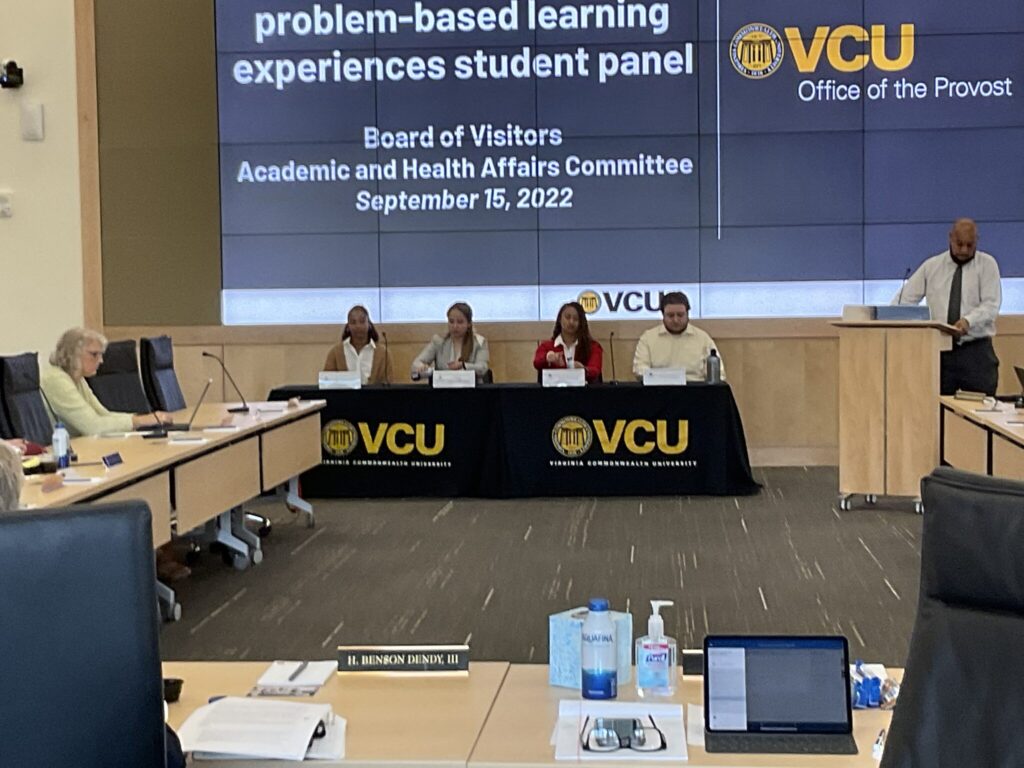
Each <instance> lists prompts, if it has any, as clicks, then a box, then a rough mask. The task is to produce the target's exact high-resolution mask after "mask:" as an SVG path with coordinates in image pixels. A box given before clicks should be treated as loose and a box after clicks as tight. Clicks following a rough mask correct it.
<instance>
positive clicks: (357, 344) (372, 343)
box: [323, 304, 394, 384]
mask: <svg viewBox="0 0 1024 768" xmlns="http://www.w3.org/2000/svg"><path fill="white" fill-rule="evenodd" d="M379 341H380V338H379V335H378V333H377V329H376V328H374V326H373V323H372V322H371V321H370V313H369V312H368V311H367V309H366V307H364V306H362V305H361V304H356V305H355V306H354V307H352V309H350V310H349V311H348V322H347V323H345V329H344V330H343V331H342V332H341V341H339V342H338V343H337V344H335V345H334V346H333V347H331V348H330V350H328V352H327V359H326V360H325V361H324V368H323V369H324V370H325V371H359V378H360V379H361V380H362V382H363V384H390V383H391V372H392V370H394V364H393V363H392V362H391V355H390V353H389V352H388V348H387V344H385V345H384V348H383V349H380V348H378V346H377V342H379Z"/></svg>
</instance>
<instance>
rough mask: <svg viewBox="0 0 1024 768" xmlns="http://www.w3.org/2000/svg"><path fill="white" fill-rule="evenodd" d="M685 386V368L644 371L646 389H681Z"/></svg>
mask: <svg viewBox="0 0 1024 768" xmlns="http://www.w3.org/2000/svg"><path fill="white" fill-rule="evenodd" d="M685 384H686V369H685V368H648V369H647V370H646V371H644V386H645V387H681V386H683V385H685Z"/></svg>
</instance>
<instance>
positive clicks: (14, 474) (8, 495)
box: [0, 440, 23, 512]
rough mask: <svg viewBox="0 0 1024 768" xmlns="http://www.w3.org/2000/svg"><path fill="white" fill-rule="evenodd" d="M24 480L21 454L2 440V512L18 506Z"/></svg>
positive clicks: (0, 507) (0, 446) (0, 454)
mask: <svg viewBox="0 0 1024 768" xmlns="http://www.w3.org/2000/svg"><path fill="white" fill-rule="evenodd" d="M22 481H23V476H22V473H21V456H20V455H19V454H18V452H17V451H16V450H14V449H13V448H12V447H11V446H9V445H7V443H5V442H4V441H3V440H0V512H8V511H10V510H14V509H17V508H18V505H19V503H20V499H21V485H22Z"/></svg>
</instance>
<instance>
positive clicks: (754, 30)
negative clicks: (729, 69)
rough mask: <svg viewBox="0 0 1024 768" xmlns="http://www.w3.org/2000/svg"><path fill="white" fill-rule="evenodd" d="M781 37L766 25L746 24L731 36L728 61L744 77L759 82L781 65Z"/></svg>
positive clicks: (783, 52)
mask: <svg viewBox="0 0 1024 768" xmlns="http://www.w3.org/2000/svg"><path fill="white" fill-rule="evenodd" d="M785 50H786V49H785V48H783V46H782V37H781V36H780V35H779V33H778V32H776V31H775V29H774V28H773V27H770V26H768V25H767V24H761V23H755V24H747V25H746V26H744V27H741V28H740V30H739V31H738V32H737V33H736V34H735V35H733V36H732V42H731V43H730V44H729V60H730V61H731V62H732V66H733V68H734V69H735V70H736V71H737V72H739V73H740V74H741V75H743V76H744V77H749V78H750V79H751V80H760V79H761V78H762V77H768V75H770V74H772V73H773V72H774V71H775V70H777V69H778V68H779V65H781V64H782V57H783V56H784V55H785Z"/></svg>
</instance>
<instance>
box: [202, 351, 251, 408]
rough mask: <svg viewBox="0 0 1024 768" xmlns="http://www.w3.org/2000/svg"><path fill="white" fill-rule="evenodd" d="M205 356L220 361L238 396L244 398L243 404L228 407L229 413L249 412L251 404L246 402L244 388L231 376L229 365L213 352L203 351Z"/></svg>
mask: <svg viewBox="0 0 1024 768" xmlns="http://www.w3.org/2000/svg"><path fill="white" fill-rule="evenodd" d="M203 357H212V358H213V359H214V360H216V361H217V362H218V363H220V367H221V370H222V371H224V375H225V376H227V377H228V381H230V382H231V386H232V387H234V388H235V392H237V393H238V396H239V397H240V398H242V404H241V405H236V406H235V407H234V408H228V413H248V412H249V404H248V403H247V402H245V395H243V394H242V390H240V389H239V388H238V385H237V384H235V380H234V379H233V378H231V372H230V371H228V367H227V366H226V365H224V361H223V360H221V359H220V358H219V357H217V356H216V355H215V354H213V353H212V352H203Z"/></svg>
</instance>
